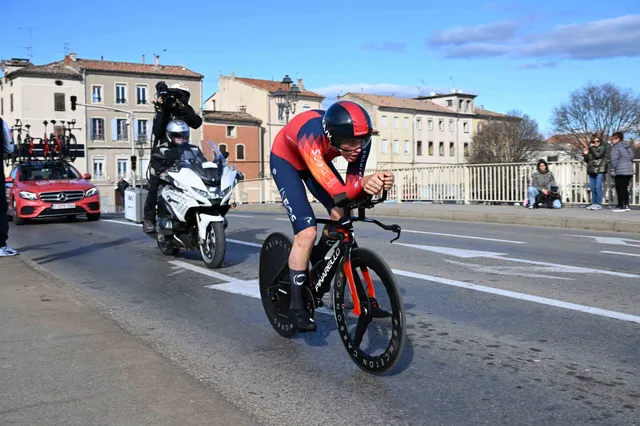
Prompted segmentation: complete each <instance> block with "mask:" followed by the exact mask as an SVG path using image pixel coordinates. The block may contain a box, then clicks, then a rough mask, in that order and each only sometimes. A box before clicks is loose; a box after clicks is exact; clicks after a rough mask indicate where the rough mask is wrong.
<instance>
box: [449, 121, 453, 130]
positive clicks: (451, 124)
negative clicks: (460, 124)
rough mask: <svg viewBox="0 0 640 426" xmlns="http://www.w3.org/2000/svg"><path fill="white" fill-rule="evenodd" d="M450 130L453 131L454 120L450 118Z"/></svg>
mask: <svg viewBox="0 0 640 426" xmlns="http://www.w3.org/2000/svg"><path fill="white" fill-rule="evenodd" d="M449 131H450V132H453V120H449Z"/></svg>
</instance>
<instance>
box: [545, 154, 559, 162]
mask: <svg viewBox="0 0 640 426" xmlns="http://www.w3.org/2000/svg"><path fill="white" fill-rule="evenodd" d="M557 161H558V156H557V155H549V156H548V157H547V162H548V163H553V162H557Z"/></svg>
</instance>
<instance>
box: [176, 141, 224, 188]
mask: <svg viewBox="0 0 640 426" xmlns="http://www.w3.org/2000/svg"><path fill="white" fill-rule="evenodd" d="M179 149H180V163H181V164H180V165H181V167H188V168H189V169H191V170H192V171H193V172H195V173H196V174H197V175H198V176H199V177H200V178H201V179H202V180H204V181H205V182H206V183H207V184H209V185H215V184H218V183H219V182H220V180H221V179H222V178H223V177H224V175H225V174H227V173H229V172H230V171H232V170H235V167H233V166H231V165H230V164H229V163H228V162H227V159H226V158H225V156H224V155H223V153H222V152H220V150H219V149H218V146H217V145H216V144H215V143H214V142H213V141H202V142H200V147H198V145H196V144H192V143H188V144H187V143H185V144H181V145H180V147H179Z"/></svg>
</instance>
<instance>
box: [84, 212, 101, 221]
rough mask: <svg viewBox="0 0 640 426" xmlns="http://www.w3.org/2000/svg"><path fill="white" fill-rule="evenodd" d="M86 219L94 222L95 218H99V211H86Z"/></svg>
mask: <svg viewBox="0 0 640 426" xmlns="http://www.w3.org/2000/svg"><path fill="white" fill-rule="evenodd" d="M87 220H88V221H89V222H95V221H96V220H100V213H87Z"/></svg>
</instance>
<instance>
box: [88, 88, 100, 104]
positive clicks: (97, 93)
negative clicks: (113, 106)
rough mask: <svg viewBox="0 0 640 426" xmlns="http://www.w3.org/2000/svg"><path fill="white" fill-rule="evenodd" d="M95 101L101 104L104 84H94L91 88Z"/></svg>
mask: <svg viewBox="0 0 640 426" xmlns="http://www.w3.org/2000/svg"><path fill="white" fill-rule="evenodd" d="M91 92H92V95H91V96H92V99H93V103H95V104H99V103H101V102H102V86H93V88H92V89H91Z"/></svg>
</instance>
